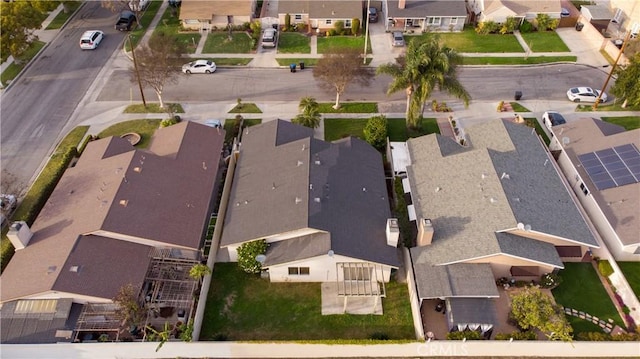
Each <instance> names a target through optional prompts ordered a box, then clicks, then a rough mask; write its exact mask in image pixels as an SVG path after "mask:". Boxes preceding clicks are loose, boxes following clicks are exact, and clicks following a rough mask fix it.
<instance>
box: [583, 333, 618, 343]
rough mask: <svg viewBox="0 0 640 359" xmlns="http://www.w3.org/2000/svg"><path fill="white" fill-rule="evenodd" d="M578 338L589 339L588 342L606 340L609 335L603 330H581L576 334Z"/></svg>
mask: <svg viewBox="0 0 640 359" xmlns="http://www.w3.org/2000/svg"><path fill="white" fill-rule="evenodd" d="M577 339H578V340H583V341H590V342H608V341H610V340H611V339H612V338H611V335H609V334H607V333H603V332H582V333H578V335H577Z"/></svg>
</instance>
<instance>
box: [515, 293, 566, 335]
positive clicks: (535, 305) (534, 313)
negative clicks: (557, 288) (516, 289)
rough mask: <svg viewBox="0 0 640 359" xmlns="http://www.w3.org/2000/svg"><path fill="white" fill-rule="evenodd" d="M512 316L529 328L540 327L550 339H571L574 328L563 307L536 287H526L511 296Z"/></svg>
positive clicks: (519, 323) (522, 326)
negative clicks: (554, 302) (568, 320)
mask: <svg viewBox="0 0 640 359" xmlns="http://www.w3.org/2000/svg"><path fill="white" fill-rule="evenodd" d="M511 317H512V318H513V319H514V320H515V321H516V322H517V323H518V325H519V326H520V327H521V328H523V329H525V330H527V329H530V328H536V329H539V330H540V331H541V332H543V333H544V334H545V335H546V336H547V338H549V339H550V340H562V341H571V340H572V339H573V338H572V335H571V333H572V332H573V328H571V325H569V323H568V322H567V319H566V317H565V315H564V313H563V312H562V309H561V308H560V307H558V306H556V305H554V304H553V302H552V301H551V298H549V296H547V295H546V294H544V293H542V292H541V291H540V289H538V288H536V287H526V288H525V289H524V290H523V291H522V292H520V293H518V294H516V295H514V296H512V297H511Z"/></svg>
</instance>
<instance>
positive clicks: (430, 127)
mask: <svg viewBox="0 0 640 359" xmlns="http://www.w3.org/2000/svg"><path fill="white" fill-rule="evenodd" d="M367 121H369V119H368V118H326V119H325V120H324V139H325V141H335V140H339V139H341V138H344V137H347V136H354V137H357V138H360V139H363V140H364V132H363V129H364V126H365V125H366V124H367ZM430 133H440V129H439V128H438V124H437V122H436V119H435V118H425V119H423V120H422V122H421V125H420V127H419V128H418V129H408V128H407V122H406V120H405V119H404V118H389V119H387V134H388V137H389V140H390V141H398V142H404V141H406V140H407V139H409V138H413V137H420V136H424V135H428V134H430Z"/></svg>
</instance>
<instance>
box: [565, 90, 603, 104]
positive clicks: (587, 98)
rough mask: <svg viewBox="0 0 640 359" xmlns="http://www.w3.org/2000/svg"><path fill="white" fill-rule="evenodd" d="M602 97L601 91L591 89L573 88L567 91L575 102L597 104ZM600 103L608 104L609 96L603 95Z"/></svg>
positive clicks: (568, 95)
mask: <svg viewBox="0 0 640 359" xmlns="http://www.w3.org/2000/svg"><path fill="white" fill-rule="evenodd" d="M598 95H600V90H594V89H592V88H591V87H572V88H570V89H569V91H567V97H568V98H569V100H571V101H573V102H596V99H597V98H598ZM600 102H607V94H606V93H604V92H603V93H602V95H601V96H600Z"/></svg>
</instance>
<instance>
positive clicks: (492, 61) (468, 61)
mask: <svg viewBox="0 0 640 359" xmlns="http://www.w3.org/2000/svg"><path fill="white" fill-rule="evenodd" d="M577 59H578V58H577V57H576V56H529V57H527V58H526V59H525V58H524V56H520V57H491V56H488V57H485V56H483V57H470V56H463V57H462V64H463V65H534V64H548V63H552V62H576V61H577Z"/></svg>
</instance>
